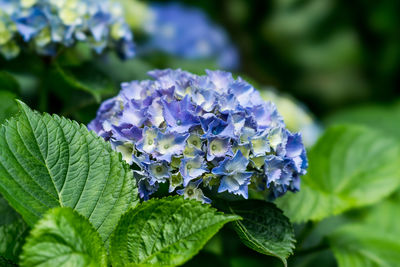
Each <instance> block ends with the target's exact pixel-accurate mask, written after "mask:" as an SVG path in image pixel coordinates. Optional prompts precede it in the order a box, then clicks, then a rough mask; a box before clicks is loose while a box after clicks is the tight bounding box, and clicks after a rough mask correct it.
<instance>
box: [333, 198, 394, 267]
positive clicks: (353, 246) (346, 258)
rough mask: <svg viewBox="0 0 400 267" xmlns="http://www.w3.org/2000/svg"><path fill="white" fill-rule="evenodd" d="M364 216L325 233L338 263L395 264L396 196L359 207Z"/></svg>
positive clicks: (351, 264)
mask: <svg viewBox="0 0 400 267" xmlns="http://www.w3.org/2000/svg"><path fill="white" fill-rule="evenodd" d="M362 211H363V214H364V216H358V217H356V220H353V223H350V224H348V225H346V226H343V227H341V228H339V229H338V230H337V231H335V232H334V233H332V234H331V235H329V241H330V244H331V247H332V249H333V252H334V254H335V257H336V258H337V260H338V262H339V265H340V266H356V267H357V266H397V265H398V263H399V262H400V240H399V238H398V237H399V235H400V224H399V222H398V218H397V216H396V215H397V214H399V213H400V199H399V197H398V196H394V197H391V198H389V199H386V200H384V201H382V202H380V203H378V204H376V205H374V206H372V207H368V208H365V209H363V210H362Z"/></svg>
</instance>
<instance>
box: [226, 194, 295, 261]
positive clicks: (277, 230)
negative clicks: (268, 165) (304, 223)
mask: <svg viewBox="0 0 400 267" xmlns="http://www.w3.org/2000/svg"><path fill="white" fill-rule="evenodd" d="M228 205H229V210H230V212H232V213H233V214H237V215H240V216H241V217H242V218H243V220H241V221H236V222H234V225H235V230H236V232H237V233H238V234H239V237H240V239H241V240H242V241H243V243H244V244H245V245H246V246H248V247H250V248H252V249H254V250H255V251H258V252H260V253H263V254H266V255H271V256H275V257H278V258H279V259H281V260H282V262H283V263H284V264H285V265H286V258H287V257H288V256H289V255H290V254H291V253H292V252H293V249H294V242H295V239H294V232H293V227H292V225H291V223H290V221H289V219H288V218H287V217H286V216H285V215H283V213H282V211H281V210H280V209H278V208H277V207H276V205H275V204H273V203H269V202H265V201H262V200H244V201H235V202H231V203H229V204H228Z"/></svg>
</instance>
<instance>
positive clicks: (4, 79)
mask: <svg viewBox="0 0 400 267" xmlns="http://www.w3.org/2000/svg"><path fill="white" fill-rule="evenodd" d="M0 90H3V91H9V92H11V93H14V94H18V93H19V92H20V86H19V84H18V82H17V80H16V79H15V78H14V77H13V76H12V75H11V74H10V73H8V72H5V71H0Z"/></svg>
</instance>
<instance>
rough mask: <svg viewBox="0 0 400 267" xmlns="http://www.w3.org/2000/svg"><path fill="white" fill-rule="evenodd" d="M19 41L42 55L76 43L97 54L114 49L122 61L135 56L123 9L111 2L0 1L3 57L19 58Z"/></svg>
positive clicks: (83, 0) (0, 39) (80, 0)
mask: <svg viewBox="0 0 400 267" xmlns="http://www.w3.org/2000/svg"><path fill="white" fill-rule="evenodd" d="M20 39H21V40H20ZM20 41H21V42H22V43H29V45H30V46H32V47H34V49H35V50H36V52H37V53H38V54H41V55H50V56H52V55H54V54H55V53H56V52H57V48H58V46H60V45H62V46H72V45H73V44H75V43H77V42H86V43H88V44H89V45H90V46H91V47H92V48H93V49H94V50H95V51H96V52H97V53H101V52H102V51H103V50H104V49H105V48H106V47H115V48H116V49H117V51H118V53H119V54H120V55H121V57H124V58H129V57H132V56H133V55H134V45H133V35H132V32H131V31H130V29H129V26H128V25H127V24H126V23H125V21H124V19H123V9H122V7H121V6H120V5H118V4H117V3H111V2H109V0H0V53H1V54H3V55H4V57H5V58H8V59H10V58H13V57H15V56H17V55H18V54H19V51H20V46H19V42H20Z"/></svg>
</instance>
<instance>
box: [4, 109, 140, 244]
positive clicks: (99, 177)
mask: <svg viewBox="0 0 400 267" xmlns="http://www.w3.org/2000/svg"><path fill="white" fill-rule="evenodd" d="M19 106H20V113H19V115H18V116H17V117H14V118H13V119H11V120H10V121H8V122H7V123H5V124H4V125H2V127H1V128H0V191H1V193H2V194H3V196H4V198H6V199H7V200H8V202H9V203H10V205H11V206H13V207H14V208H15V209H16V210H17V211H18V212H19V213H20V214H21V215H22V217H23V218H24V219H25V221H26V222H27V223H28V224H29V225H31V226H33V224H34V223H35V222H36V221H37V220H38V219H39V218H40V217H41V216H42V214H43V213H45V212H46V211H47V210H48V209H50V208H53V207H58V206H67V207H72V208H73V209H75V210H77V211H78V212H79V213H80V214H82V215H84V216H85V217H86V218H89V220H90V222H91V223H92V224H93V225H94V227H95V228H96V230H98V231H99V233H100V235H101V237H102V238H103V240H107V239H108V237H109V235H110V234H111V232H112V231H113V229H114V227H115V225H116V224H117V222H118V220H119V218H120V216H121V215H122V214H123V213H124V212H125V211H126V210H127V209H129V208H130V207H132V206H135V205H136V203H137V189H136V186H135V184H134V182H133V178H132V172H131V171H130V169H129V165H127V164H126V163H125V162H123V161H122V159H121V155H119V154H118V153H116V152H115V151H113V150H112V149H111V147H110V145H109V144H108V143H106V142H105V141H104V140H103V139H101V138H100V137H98V136H96V135H95V133H94V132H89V131H88V130H87V129H86V127H85V126H83V125H79V124H78V123H76V122H72V121H70V120H67V119H65V118H60V117H58V116H50V115H49V114H43V115H41V114H39V113H37V112H34V111H32V110H31V109H29V108H28V107H27V106H26V105H25V104H23V103H22V102H19Z"/></svg>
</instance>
